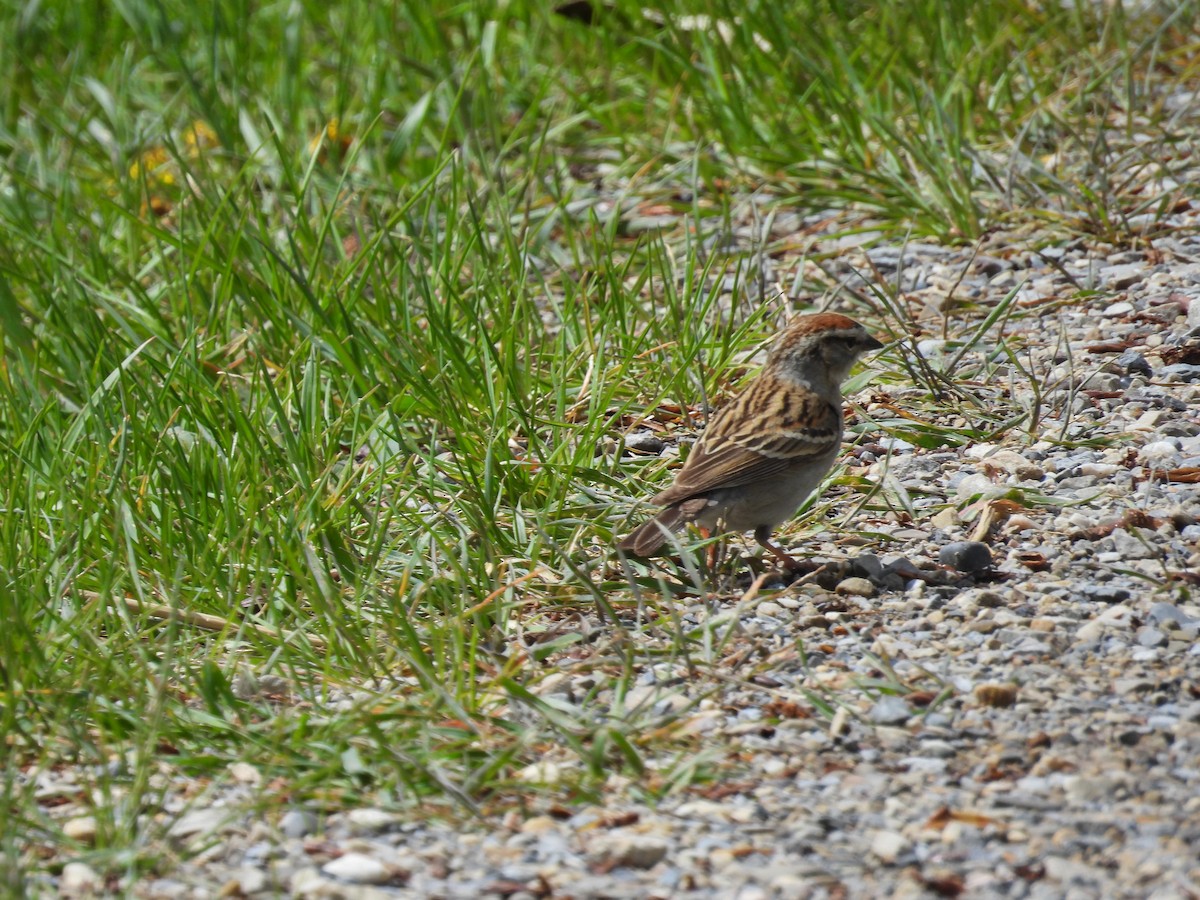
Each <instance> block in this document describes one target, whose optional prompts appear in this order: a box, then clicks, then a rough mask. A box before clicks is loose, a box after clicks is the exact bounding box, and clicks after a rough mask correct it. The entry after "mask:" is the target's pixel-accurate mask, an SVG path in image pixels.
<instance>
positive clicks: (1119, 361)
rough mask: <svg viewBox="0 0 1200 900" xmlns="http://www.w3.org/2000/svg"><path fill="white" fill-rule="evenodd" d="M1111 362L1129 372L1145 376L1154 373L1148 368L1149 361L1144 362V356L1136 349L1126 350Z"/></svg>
mask: <svg viewBox="0 0 1200 900" xmlns="http://www.w3.org/2000/svg"><path fill="white" fill-rule="evenodd" d="M1113 362H1114V363H1115V364H1116V365H1117V366H1120V367H1121V368H1122V369H1124V370H1125V371H1126V372H1129V373H1131V374H1136V375H1146V376H1150V375H1153V374H1154V370H1153V369H1152V368H1150V363H1148V362H1146V357H1144V356H1142V354H1140V353H1138V352H1137V351H1136V350H1132V349H1130V350H1126V351H1125V352H1124V353H1122V354H1121V355H1120V356H1118V357H1117V358H1116V359H1115V360H1113Z"/></svg>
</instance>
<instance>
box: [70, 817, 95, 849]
mask: <svg viewBox="0 0 1200 900" xmlns="http://www.w3.org/2000/svg"><path fill="white" fill-rule="evenodd" d="M63 834H64V835H65V836H66V837H68V838H70V839H71V840H73V841H78V842H79V843H81V844H91V843H93V842H94V841H95V840H96V817H95V816H76V817H75V818H74V819H68V820H67V821H66V822H64V823H63Z"/></svg>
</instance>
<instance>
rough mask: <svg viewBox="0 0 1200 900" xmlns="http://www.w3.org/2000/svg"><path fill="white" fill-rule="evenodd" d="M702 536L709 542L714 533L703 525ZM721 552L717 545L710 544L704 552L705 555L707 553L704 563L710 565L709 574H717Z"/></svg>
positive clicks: (701, 528)
mask: <svg viewBox="0 0 1200 900" xmlns="http://www.w3.org/2000/svg"><path fill="white" fill-rule="evenodd" d="M700 536H701V537H703V538H704V539H705V540H708V539H709V537H711V536H712V532H711V531H709V530H708V529H707V528H705V527H704V526H703V525H701V526H700ZM719 550H720V548H719V546H718V545H717V544H709V545H708V549H707V550H705V551H704V553H705V558H704V562H705V563H706V564H707V565H708V571H709V572H715V571H716V570H717V562H718V559H717V553H718V552H719Z"/></svg>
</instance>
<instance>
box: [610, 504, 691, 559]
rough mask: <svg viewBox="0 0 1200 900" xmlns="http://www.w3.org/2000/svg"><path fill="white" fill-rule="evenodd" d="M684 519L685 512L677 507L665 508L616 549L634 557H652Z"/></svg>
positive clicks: (685, 517)
mask: <svg viewBox="0 0 1200 900" xmlns="http://www.w3.org/2000/svg"><path fill="white" fill-rule="evenodd" d="M686 519H687V514H686V512H685V511H684V510H682V509H680V508H679V507H678V506H670V507H667V508H666V509H664V510H663V511H662V512H660V513H659V514H658V515H657V516H655V517H654V518H653V519H651V520H650V521H649V522H647V523H646V524H644V525H642V526H641V527H640V528H638V529H637V530H635V531H634V532H633V533H632V534H631V535H629V537H627V538H625V540H623V541H621V543H619V544H617V548H618V549H620V550H624V551H625V552H626V553H631V554H633V555H634V556H653V555H654V554H655V553H657V552H658V551H659V550H660V549H661V548H662V545H663V544H665V543H666V542H667V537H668V536H669V535H670V534H671V532H673V531H676V530H678V528H679V526H680V525H682V524H683V523H684V521H685V520H686Z"/></svg>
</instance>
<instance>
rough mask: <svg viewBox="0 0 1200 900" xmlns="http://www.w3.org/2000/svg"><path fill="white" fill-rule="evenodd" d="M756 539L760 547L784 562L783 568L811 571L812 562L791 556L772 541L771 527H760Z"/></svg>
mask: <svg viewBox="0 0 1200 900" xmlns="http://www.w3.org/2000/svg"><path fill="white" fill-rule="evenodd" d="M754 540H756V541H758V544H759V546H760V547H762V548H763V549H764V550H766V551H767V552H768V553H770V554H771V555H772V556H774V557H775V558H776V559H777V560H779V562H780V564H782V566H783V568H784V569H785V570H787V571H789V572H809V571H812V569H813V566H812V564H811V563H803V562H800V560H798V559H795V558H794V557H791V556H789V555H788V554H787V553H785V552H784V551H783V549H782V548H780V546H779V545H778V544H775V543H773V542H772V541H771V529H770V528H758V529H755V531H754Z"/></svg>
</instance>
